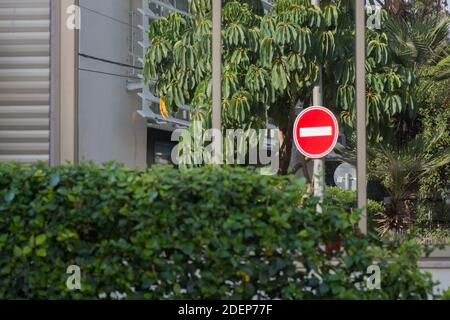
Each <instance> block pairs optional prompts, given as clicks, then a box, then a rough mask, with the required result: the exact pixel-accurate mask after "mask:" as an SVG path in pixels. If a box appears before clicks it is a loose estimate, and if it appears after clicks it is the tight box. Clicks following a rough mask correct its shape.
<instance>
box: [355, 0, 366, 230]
mask: <svg viewBox="0 0 450 320" xmlns="http://www.w3.org/2000/svg"><path fill="white" fill-rule="evenodd" d="M355 11H356V26H355V27H356V118H357V123H356V138H357V143H356V145H357V171H358V173H357V180H356V182H357V190H358V208H360V209H361V210H362V218H361V221H360V224H359V227H360V229H361V231H362V232H363V233H367V209H366V208H367V129H366V67H365V60H366V41H365V29H366V23H365V19H366V15H365V1H363V0H355Z"/></svg>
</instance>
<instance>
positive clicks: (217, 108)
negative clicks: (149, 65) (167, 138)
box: [212, 0, 223, 164]
mask: <svg viewBox="0 0 450 320" xmlns="http://www.w3.org/2000/svg"><path fill="white" fill-rule="evenodd" d="M221 128H222V0H213V2H212V129H215V130H221ZM219 140H220V141H219ZM222 143H223V141H222V140H221V139H217V137H216V139H215V140H214V159H213V162H214V163H215V164H220V163H221V159H220V158H221V156H222V152H221V151H222Z"/></svg>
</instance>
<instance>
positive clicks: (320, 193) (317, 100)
mask: <svg viewBox="0 0 450 320" xmlns="http://www.w3.org/2000/svg"><path fill="white" fill-rule="evenodd" d="M311 4H313V5H315V6H319V5H320V0H312V1H311ZM313 104H314V106H323V81H322V66H320V65H319V81H318V82H317V84H316V86H315V87H314V89H313ZM313 175H314V178H313V185H314V196H316V197H318V198H320V204H319V205H318V206H317V212H319V213H320V212H322V206H321V204H322V203H323V199H324V193H325V159H316V160H314V171H313Z"/></svg>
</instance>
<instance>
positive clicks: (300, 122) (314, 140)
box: [294, 107, 339, 159]
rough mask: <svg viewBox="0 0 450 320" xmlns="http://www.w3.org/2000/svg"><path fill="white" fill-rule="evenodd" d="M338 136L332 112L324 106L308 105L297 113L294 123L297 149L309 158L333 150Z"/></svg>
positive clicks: (321, 155)
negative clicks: (308, 106)
mask: <svg viewBox="0 0 450 320" xmlns="http://www.w3.org/2000/svg"><path fill="white" fill-rule="evenodd" d="M338 137H339V125H338V122H337V119H336V117H335V116H334V114H333V113H332V112H331V111H330V110H328V109H326V108H324V107H310V108H308V109H305V110H303V112H302V113H300V114H299V116H298V117H297V120H296V121H295V124H294V141H295V145H296V146H297V149H298V151H300V152H301V153H302V154H303V155H304V156H306V157H308V158H311V159H320V158H323V157H325V156H326V155H327V154H329V153H330V152H331V151H333V149H334V147H335V146H336V143H337V141H338Z"/></svg>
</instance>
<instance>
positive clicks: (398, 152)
mask: <svg viewBox="0 0 450 320" xmlns="http://www.w3.org/2000/svg"><path fill="white" fill-rule="evenodd" d="M445 131H446V128H442V129H441V130H440V132H435V134H434V135H433V136H422V135H419V136H417V137H416V138H415V139H413V140H411V141H410V142H409V143H408V144H407V145H406V146H402V147H399V146H396V145H387V146H385V145H381V144H380V145H378V146H376V147H373V148H371V149H370V153H371V156H372V157H373V158H374V159H375V161H374V162H373V163H372V168H371V170H370V171H371V174H372V175H374V176H375V177H377V178H379V179H380V180H381V182H382V184H383V186H384V187H385V188H386V190H387V192H388V194H389V197H390V204H389V205H388V207H387V208H386V211H385V212H384V213H383V214H382V215H381V217H380V219H379V222H380V224H381V227H380V233H381V234H382V235H384V234H386V233H387V232H388V231H390V230H395V231H397V232H398V231H404V230H406V229H407V228H408V227H409V226H411V225H412V224H413V223H414V222H415V220H416V214H417V204H418V200H419V198H418V195H419V186H420V184H419V182H420V180H421V179H422V178H423V177H425V176H427V175H429V174H430V173H431V172H433V171H436V170H437V169H439V168H441V167H443V166H445V165H447V164H449V163H450V147H447V148H441V149H440V150H436V149H435V148H434V146H435V144H437V143H439V142H440V141H441V138H442V137H443V135H445V134H446V132H445Z"/></svg>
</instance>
